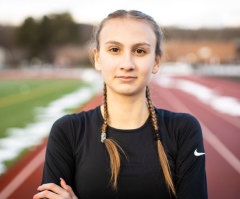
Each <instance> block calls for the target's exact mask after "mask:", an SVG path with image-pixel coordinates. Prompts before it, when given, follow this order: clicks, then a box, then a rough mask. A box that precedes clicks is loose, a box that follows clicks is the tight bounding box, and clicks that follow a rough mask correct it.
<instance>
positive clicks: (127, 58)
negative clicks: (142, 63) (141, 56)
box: [120, 52, 135, 70]
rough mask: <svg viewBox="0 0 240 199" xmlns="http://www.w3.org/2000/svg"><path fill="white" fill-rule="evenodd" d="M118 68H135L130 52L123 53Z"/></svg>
mask: <svg viewBox="0 0 240 199" xmlns="http://www.w3.org/2000/svg"><path fill="white" fill-rule="evenodd" d="M120 68H121V70H133V69H134V68H135V65H134V62H133V57H132V54H131V52H126V53H124V55H123V56H122V60H121V65H120Z"/></svg>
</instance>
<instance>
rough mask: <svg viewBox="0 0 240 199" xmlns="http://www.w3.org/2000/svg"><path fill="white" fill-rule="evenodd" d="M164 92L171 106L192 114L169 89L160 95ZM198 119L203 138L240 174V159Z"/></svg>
mask: <svg viewBox="0 0 240 199" xmlns="http://www.w3.org/2000/svg"><path fill="white" fill-rule="evenodd" d="M158 86H159V85H158ZM165 94H167V95H168V96H170V97H168V99H167V101H169V100H171V101H172V103H171V106H173V107H174V108H175V110H178V111H181V112H182V111H184V112H188V113H191V114H193V113H192V112H191V111H190V110H189V109H188V108H187V107H186V106H185V105H184V104H183V103H182V102H181V101H180V100H179V99H177V97H176V96H175V95H174V94H172V93H171V92H170V91H169V89H165V91H164V95H162V96H163V97H164V96H166V95H165ZM179 107H181V109H179ZM193 115H194V114H193ZM198 120H199V122H200V124H201V126H202V129H203V137H204V139H205V140H206V141H207V142H208V143H209V144H210V145H211V146H212V147H213V148H214V149H215V150H216V152H217V153H218V154H219V155H220V156H221V157H222V158H223V159H225V160H226V161H227V162H228V163H229V164H230V165H231V166H232V167H233V168H234V169H235V170H236V171H237V172H238V173H239V174H240V161H239V160H238V158H237V157H236V156H235V155H234V154H233V153H232V152H231V151H230V150H229V149H228V148H227V147H226V146H225V145H224V144H223V143H222V142H221V141H220V140H219V139H218V138H217V136H215V135H214V133H213V132H212V131H211V130H210V129H209V128H207V126H206V125H204V124H203V122H201V120H200V119H198Z"/></svg>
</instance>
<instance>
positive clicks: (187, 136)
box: [175, 114, 208, 199]
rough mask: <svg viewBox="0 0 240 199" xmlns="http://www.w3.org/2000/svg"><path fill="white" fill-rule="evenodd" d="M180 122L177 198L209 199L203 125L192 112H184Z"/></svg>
mask: <svg viewBox="0 0 240 199" xmlns="http://www.w3.org/2000/svg"><path fill="white" fill-rule="evenodd" d="M178 122H179V121H178ZM179 124H180V125H179V128H178V129H177V133H178V134H177V143H178V144H177V145H178V146H177V148H178V149H177V157H176V174H177V176H176V183H175V186H176V192H177V198H178V199H193V198H194V199H207V198H208V194H207V180H206V171H205V151H204V145H203V136H202V130H201V126H200V124H199V122H198V120H197V119H196V118H195V117H193V116H192V115H190V114H183V116H182V117H181V119H180V123H179Z"/></svg>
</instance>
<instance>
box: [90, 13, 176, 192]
mask: <svg viewBox="0 0 240 199" xmlns="http://www.w3.org/2000/svg"><path fill="white" fill-rule="evenodd" d="M128 17H129V18H133V19H136V20H143V21H145V22H148V23H149V24H150V25H151V26H152V28H153V31H154V33H155V35H156V40H157V44H156V50H155V53H156V55H159V54H162V49H161V42H162V32H161V30H160V28H159V26H158V25H157V23H156V22H155V21H154V19H153V18H152V17H151V16H149V15H146V14H144V13H142V12H140V11H136V10H131V11H125V10H117V11H115V12H113V13H110V14H109V15H108V17H107V18H105V19H104V20H103V21H102V22H101V23H100V25H99V28H98V30H97V32H96V34H95V41H96V44H95V45H96V49H97V50H99V48H100V46H99V35H100V32H101V30H102V28H103V26H104V24H105V22H106V21H107V20H110V19H114V18H128ZM146 99H147V103H148V109H149V112H150V115H151V120H152V125H153V127H154V131H155V140H156V142H157V151H158V156H159V161H160V165H161V167H162V170H163V174H164V177H165V182H166V184H167V186H168V188H169V190H171V192H172V193H173V194H174V195H176V191H175V188H174V184H173V181H172V177H171V172H170V166H169V163H168V159H167V155H166V153H165V151H164V148H163V145H162V143H161V140H160V134H159V132H158V129H159V128H158V123H157V117H156V113H155V110H154V107H153V104H152V101H151V97H150V91H149V88H148V86H147V87H146ZM103 107H104V123H103V125H102V134H101V141H102V142H103V143H104V144H105V146H106V149H107V152H108V154H109V158H110V167H111V178H110V183H111V185H112V188H113V189H114V190H117V178H118V174H119V170H120V163H121V161H120V154H119V152H121V153H123V154H124V155H125V156H126V154H125V153H124V151H123V149H122V148H121V146H120V145H119V144H118V143H117V142H116V141H114V140H113V139H111V138H108V137H107V126H108V119H109V115H108V106H107V88H106V84H105V83H104V90H103Z"/></svg>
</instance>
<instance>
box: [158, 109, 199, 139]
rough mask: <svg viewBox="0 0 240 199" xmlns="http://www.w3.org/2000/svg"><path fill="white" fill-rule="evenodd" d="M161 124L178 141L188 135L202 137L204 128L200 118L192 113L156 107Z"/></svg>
mask: <svg viewBox="0 0 240 199" xmlns="http://www.w3.org/2000/svg"><path fill="white" fill-rule="evenodd" d="M155 110H156V112H157V115H158V117H159V121H160V124H159V125H163V126H164V127H165V128H166V130H167V131H168V133H169V134H171V135H172V136H171V137H174V138H175V139H177V140H178V141H179V140H181V139H183V140H185V139H186V138H187V137H188V138H190V137H195V138H196V139H197V140H199V139H200V140H201V139H202V130H201V126H200V123H199V121H198V119H197V118H196V117H195V116H193V115H192V114H190V113H182V112H173V111H169V110H165V109H158V108H155Z"/></svg>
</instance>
